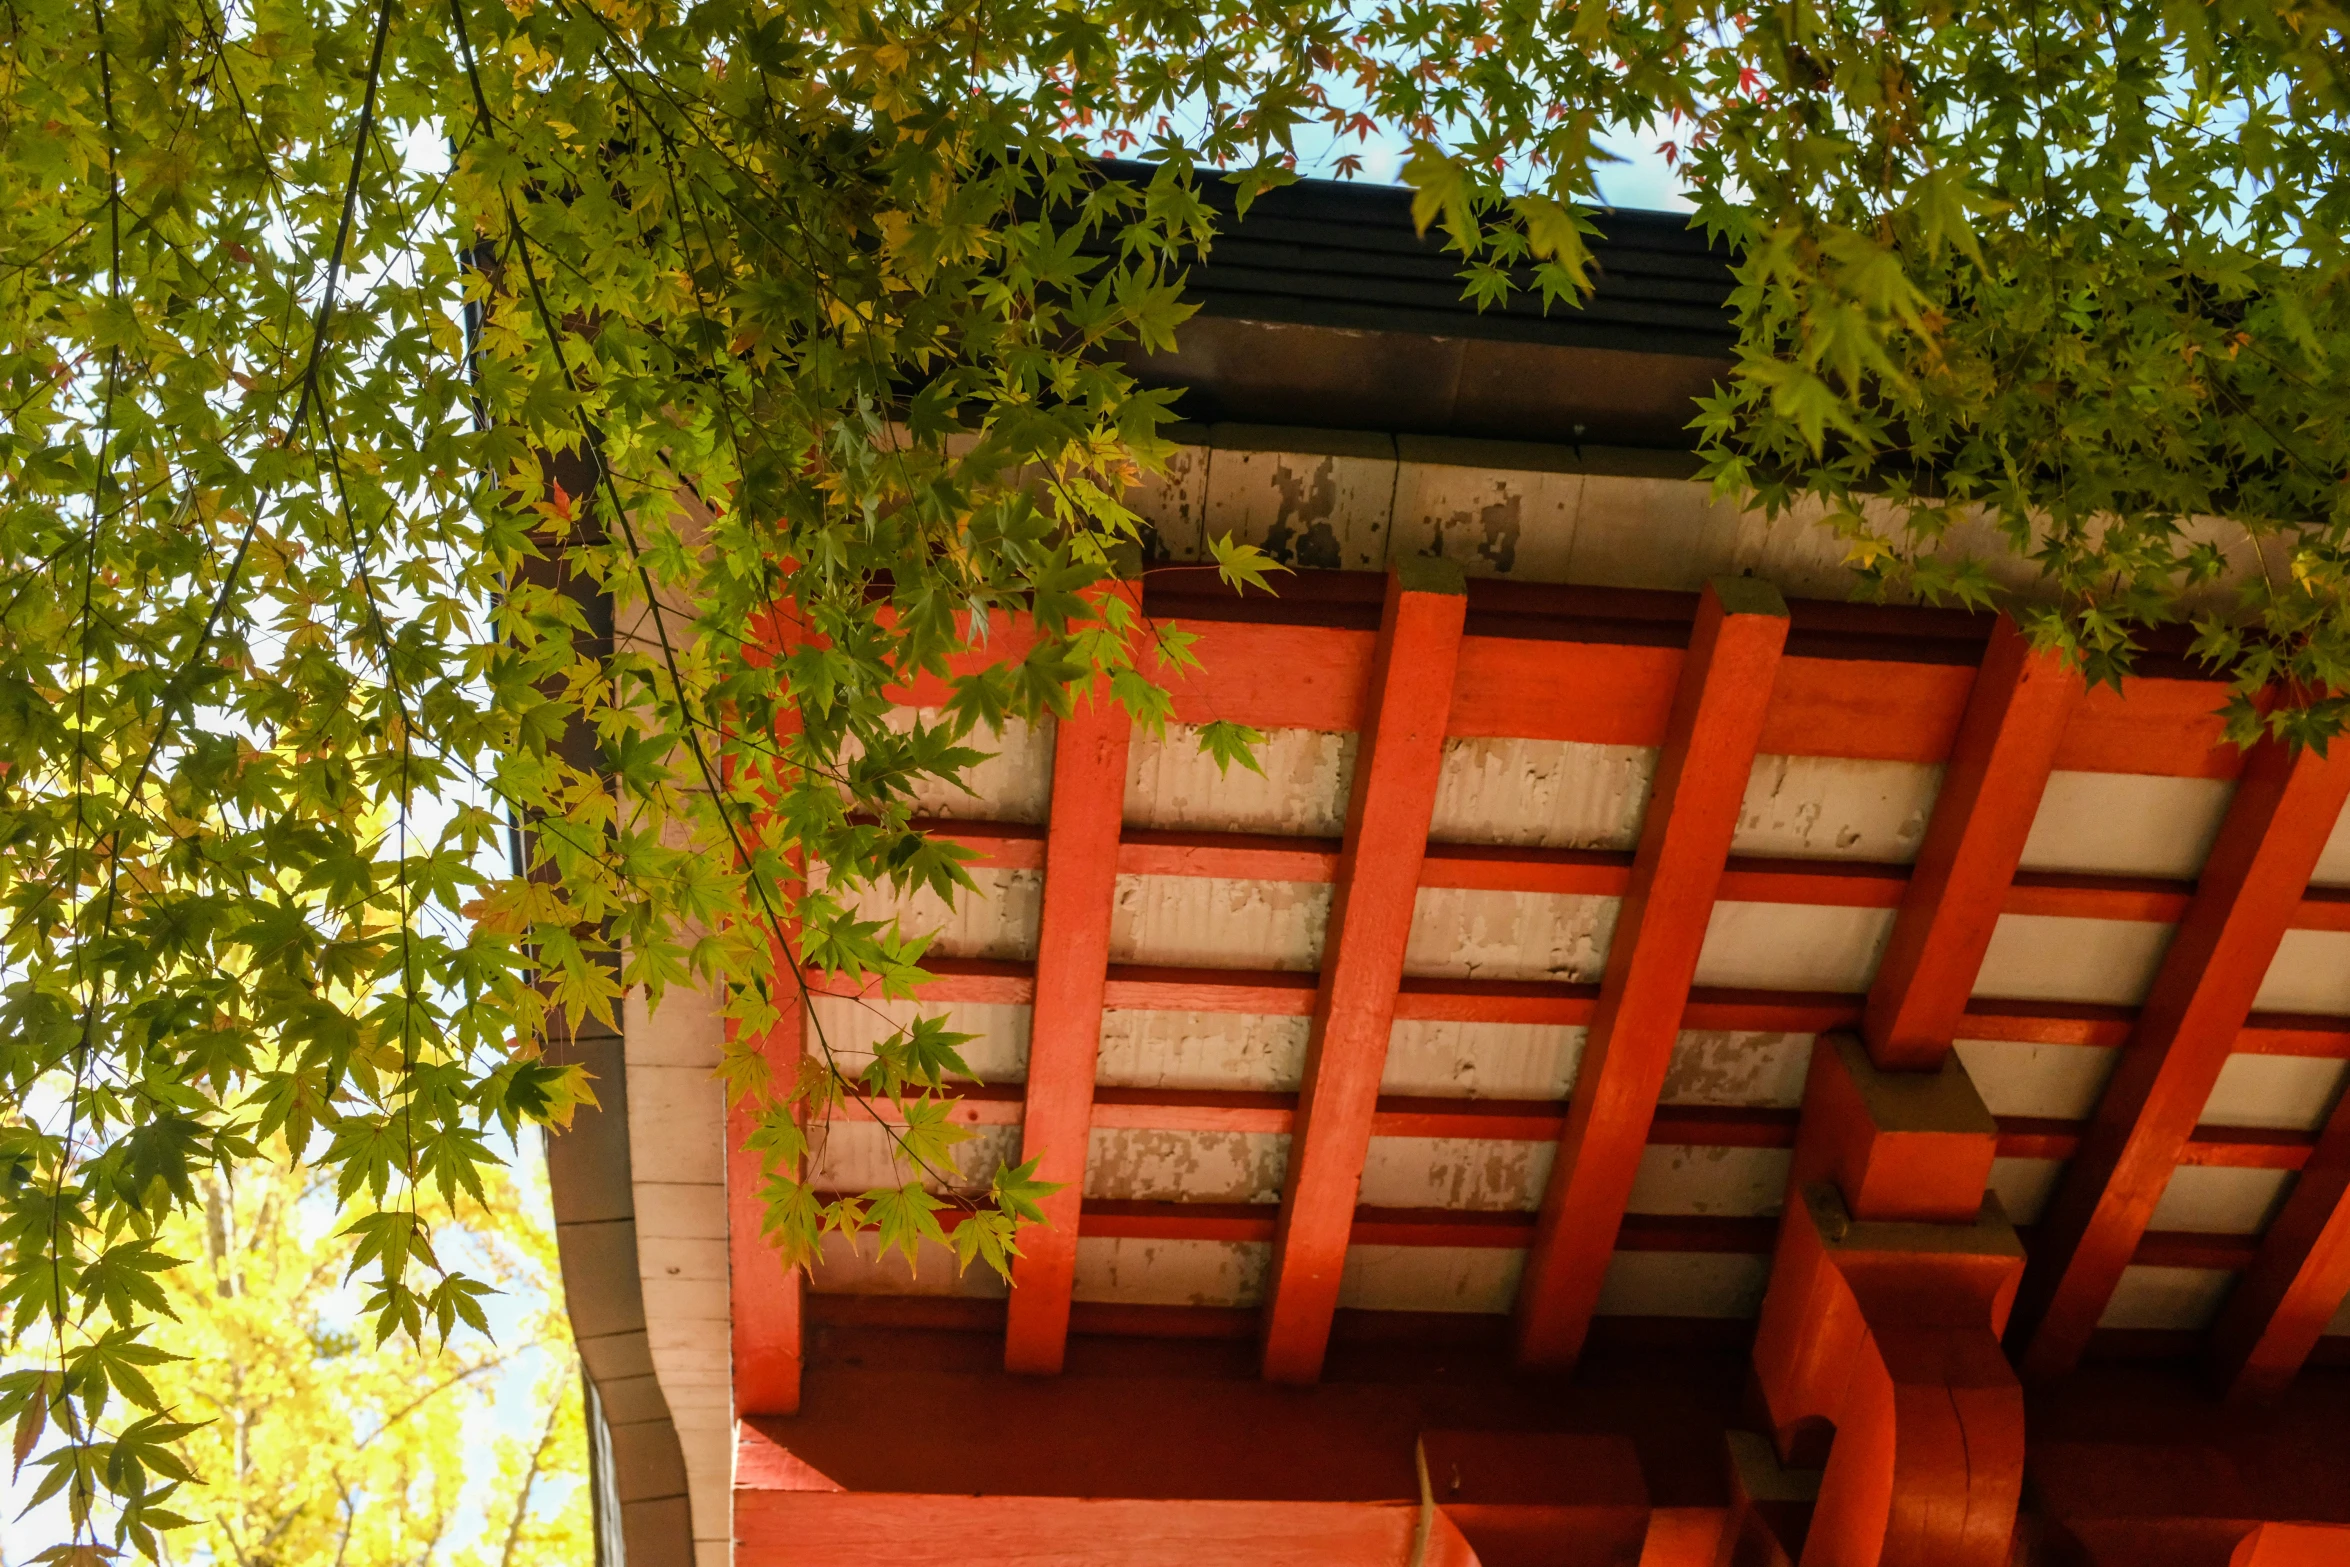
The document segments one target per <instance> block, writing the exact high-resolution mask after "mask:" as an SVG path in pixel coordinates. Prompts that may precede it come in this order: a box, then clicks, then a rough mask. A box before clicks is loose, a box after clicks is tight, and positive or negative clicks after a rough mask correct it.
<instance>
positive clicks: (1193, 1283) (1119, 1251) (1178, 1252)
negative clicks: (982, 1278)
mask: <svg viewBox="0 0 2350 1567" xmlns="http://www.w3.org/2000/svg"><path fill="white" fill-rule="evenodd" d="M1272 1260H1273V1248H1272V1247H1271V1246H1270V1245H1268V1244H1266V1243H1265V1242H1263V1241H1189V1240H1185V1241H1173V1240H1142V1239H1138V1238H1136V1237H1134V1236H1127V1235H1118V1236H1101V1235H1096V1236H1090V1237H1088V1236H1083V1235H1081V1236H1079V1237H1078V1238H1077V1277H1076V1279H1075V1281H1074V1284H1073V1286H1072V1288H1071V1290H1070V1295H1071V1297H1072V1298H1073V1299H1076V1300H1089V1301H1090V1300H1102V1301H1121V1302H1124V1303H1126V1304H1128V1305H1135V1306H1254V1305H1258V1304H1261V1303H1262V1302H1263V1300H1264V1298H1265V1273H1266V1270H1267V1269H1268V1268H1269V1267H1270V1266H1271V1265H1272ZM972 1271H973V1272H974V1273H977V1272H980V1271H983V1270H981V1269H977V1268H974V1269H973V1270H972Z"/></svg>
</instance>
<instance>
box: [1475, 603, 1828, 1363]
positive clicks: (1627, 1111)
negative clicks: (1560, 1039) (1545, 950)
mask: <svg viewBox="0 0 2350 1567" xmlns="http://www.w3.org/2000/svg"><path fill="white" fill-rule="evenodd" d="M1786 641H1787V607H1786V605H1785V604H1784V603H1783V602H1781V600H1780V598H1779V594H1778V591H1777V590H1776V589H1774V588H1772V587H1771V586H1770V585H1769V584H1767V583H1763V582H1758V581H1756V580H1754V579H1752V578H1728V579H1724V580H1722V581H1720V582H1718V583H1716V584H1714V585H1712V586H1709V587H1708V588H1707V590H1706V593H1705V597H1704V599H1703V601H1702V603H1701V604H1700V606H1699V608H1698V613H1697V623H1696V627H1695V630H1694V631H1693V632H1692V634H1691V637H1690V642H1689V655H1688V660H1687V662H1686V663H1685V664H1684V665H1683V666H1682V669H1681V683H1680V689H1679V691H1678V692H1677V693H1676V695H1675V697H1674V700H1673V710H1672V716H1671V719H1670V721H1669V723H1668V724H1667V726H1666V730H1665V734H1664V737H1663V739H1664V750H1663V754H1662V755H1661V756H1660V757H1659V758H1658V761H1657V770H1656V782H1655V785H1654V787H1653V789H1652V791H1651V793H1650V796H1649V806H1648V813H1647V816H1646V819H1645V821H1644V822H1643V824H1642V827H1641V833H1640V847H1639V849H1638V851H1637V852H1636V853H1635V855H1634V857H1633V862H1632V877H1631V882H1630V885H1629V886H1628V887H1627V888H1626V889H1625V893H1624V901H1623V905H1622V908H1621V910H1620V912H1619V913H1618V914H1617V916H1616V929H1615V936H1614V939H1613V940H1612V942H1611V943H1610V945H1609V948H1608V959H1607V971H1606V974H1605V976H1604V977H1603V978H1602V980H1601V982H1600V987H1599V998H1598V1002H1597V1005H1596V1007H1595V1009H1594V1011H1593V1014H1592V1019H1591V1026H1590V1034H1589V1037H1588V1039H1587V1040H1586V1042H1585V1044H1584V1047H1583V1062H1582V1066H1581V1068H1580V1069H1579V1070H1578V1072H1577V1074H1576V1079H1575V1092H1574V1098H1573V1100H1572V1102H1571V1105H1570V1107H1569V1110H1568V1112H1567V1125H1566V1129H1565V1131H1564V1132H1563V1133H1561V1135H1560V1138H1559V1152H1558V1159H1557V1162H1556V1164H1555V1165H1554V1166H1553V1167H1552V1170H1551V1178H1550V1188H1549V1190H1548V1191H1547V1192H1546V1193H1545V1194H1544V1196H1543V1201H1542V1216H1541V1220H1540V1223H1539V1225H1538V1226H1537V1229H1536V1233H1535V1239H1534V1246H1533V1250H1532V1252H1531V1254H1530V1255H1529V1256H1528V1257H1527V1259H1526V1272H1525V1277H1524V1280H1523V1282H1522V1283H1521V1284H1520V1285H1519V1289H1518V1300H1517V1310H1516V1319H1517V1342H1518V1355H1519V1358H1520V1360H1521V1361H1523V1362H1525V1363H1528V1364H1531V1365H1542V1366H1566V1365H1571V1364H1572V1363H1573V1362H1574V1360H1575V1357H1576V1356H1577V1355H1578V1354H1579V1353H1581V1351H1582V1347H1583V1336H1584V1333H1585V1331H1586V1330H1587V1328H1588V1327H1589V1325H1590V1321H1591V1314H1592V1311H1593V1308H1594V1307H1595V1306H1596V1305H1597V1304H1598V1301H1599V1290H1600V1283H1601V1280H1602V1277H1603V1275H1604V1274H1605V1272H1606V1268H1607V1260H1608V1257H1609V1255H1610V1254H1611V1253H1613V1252H1614V1250H1615V1249H1616V1231H1617V1228H1618V1226H1619V1224H1620V1223H1621V1221H1622V1219H1623V1214H1624V1204H1625V1200H1626V1198H1628V1197H1629V1196H1630V1194H1631V1191H1632V1181H1633V1177H1634V1176H1635V1175H1636V1174H1637V1173H1638V1171H1639V1168H1640V1154H1641V1150H1642V1149H1643V1148H1644V1147H1645V1146H1646V1145H1647V1142H1648V1128H1649V1122H1650V1120H1651V1118H1652V1117H1653V1116H1654V1115H1655V1113H1656V1102H1657V1095H1658V1093H1659V1092H1660V1091H1661V1089H1662V1087H1663V1084H1664V1075H1665V1068H1666V1065H1667V1063H1668V1061H1669V1060H1670V1058H1671V1055H1672V1049H1673V1041H1674V1040H1675V1039H1676V1038H1677V1037H1678V1036H1679V1033H1680V1029H1681V1019H1682V1012H1683V1010H1684V1008H1685V1007H1686V1006H1687V1005H1688V1001H1689V985H1690V980H1691V978H1692V977H1693V976H1694V975H1695V974H1696V972H1697V956H1698V951H1699V949H1700V948H1701V947H1702V946H1703V945H1704V943H1705V931H1706V922H1707V919H1708V917H1709V916H1710V915H1711V913H1712V910H1713V905H1714V898H1715V894H1716V892H1717V891H1718V890H1719V886H1720V882H1721V877H1722V868H1723V866H1724V864H1725V863H1726V862H1727V861H1728V859H1729V855H1730V838H1731V835H1732V833H1733V832H1735V830H1736V828H1737V825H1738V810H1739V806H1740V805H1741V803H1742V802H1743V801H1744V800H1745V798H1746V783H1747V778H1748V776H1749V774H1751V773H1752V772H1753V770H1754V758H1755V753H1756V751H1757V750H1758V749H1759V747H1760V743H1761V739H1762V734H1763V727H1764V717H1765V713H1766V711H1767V709H1768V708H1769V705H1770V701H1771V691H1772V687H1773V684H1774V682H1775V678H1776V676H1777V674H1778V671H1779V662H1780V654H1781V651H1782V650H1783V649H1784V647H1785V645H1786Z"/></svg>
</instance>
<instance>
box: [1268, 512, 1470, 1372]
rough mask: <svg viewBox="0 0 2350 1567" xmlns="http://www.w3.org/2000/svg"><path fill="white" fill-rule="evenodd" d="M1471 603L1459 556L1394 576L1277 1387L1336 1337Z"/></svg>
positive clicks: (1281, 1237) (1286, 1283) (1343, 899)
mask: <svg viewBox="0 0 2350 1567" xmlns="http://www.w3.org/2000/svg"><path fill="white" fill-rule="evenodd" d="M1467 611H1468V598H1467V593H1466V587H1465V583H1464V581H1463V578H1462V574H1461V569H1460V567H1459V565H1458V564H1456V563H1454V562H1451V561H1445V560H1438V559H1432V558H1429V557H1415V558H1414V559H1412V560H1410V561H1407V562H1405V563H1404V564H1403V565H1401V566H1399V567H1397V568H1396V569H1395V570H1394V571H1392V572H1390V573H1389V575H1388V579H1387V603H1386V607H1385V609H1384V610H1383V611H1382V614H1381V620H1380V627H1379V643H1378V649H1377V652H1376V654H1375V655H1374V658H1373V663H1372V669H1371V686H1370V695H1369V711H1368V712H1366V713H1365V714H1364V715H1363V719H1362V725H1361V740H1360V742H1359V744H1358V745H1357V747H1356V751H1355V774H1354V785H1353V791H1352V794H1351V796H1350V798H1349V800H1348V804H1347V814H1346V838H1345V841H1344V843H1343V844H1342V845H1341V847H1340V849H1339V856H1338V874H1337V882H1336V885H1335V887H1334V889H1333V893H1332V898H1331V904H1330V922H1329V926H1328V932H1329V933H1328V935H1327V936H1326V937H1325V938H1324V940H1325V945H1324V950H1323V958H1322V972H1321V981H1320V984H1319V987H1318V988H1317V989H1316V991H1315V994H1314V1012H1313V1023H1312V1027H1311V1031H1310V1033H1309V1034H1308V1036H1307V1044H1306V1065H1305V1082H1304V1089H1303V1091H1302V1092H1301V1093H1300V1094H1299V1095H1298V1106H1297V1120H1296V1123H1295V1127H1296V1129H1295V1131H1294V1132H1293V1134H1292V1135H1291V1137H1290V1144H1289V1170H1288V1175H1287V1177H1286V1179H1285V1182H1284V1190H1283V1192H1282V1199H1281V1218H1280V1222H1279V1224H1278V1225H1277V1226H1276V1228H1275V1231H1274V1237H1273V1269H1272V1280H1271V1286H1270V1289H1269V1292H1268V1295H1267V1301H1266V1307H1265V1330H1264V1373H1265V1375H1266V1377H1267V1378H1269V1379H1270V1380H1273V1381H1276V1382H1311V1381H1314V1380H1315V1379H1317V1378H1318V1377H1320V1375H1321V1374H1322V1358H1323V1355H1324V1352H1325V1351H1326V1350H1327V1349H1328V1347H1329V1342H1330V1322H1331V1316H1332V1313H1333V1312H1335V1311H1336V1310H1337V1308H1338V1287H1339V1280H1340V1278H1341V1276H1342V1275H1343V1274H1344V1273H1345V1270H1346V1248H1347V1240H1348V1234H1349V1231H1350V1230H1351V1228H1352V1226H1353V1223H1354V1211H1355V1195H1356V1192H1357V1189H1358V1188H1359V1187H1360V1186H1361V1184H1362V1177H1363V1159H1364V1157H1365V1155H1366V1154H1367V1153H1368V1152H1369V1151H1370V1146H1371V1119H1372V1116H1373V1115H1374V1114H1375V1113H1376V1109H1377V1105H1378V1099H1379V1077H1380V1073H1381V1072H1382V1071H1383V1070H1384V1069H1385V1067H1386V1064H1387V1035H1388V1030H1389V1028H1390V1027H1391V1026H1392V1025H1393V1022H1394V1019H1395V999H1396V992H1397V989H1398V987H1399V985H1400V983H1401V981H1402V977H1403V958H1404V947H1405V945H1406V943H1407V941H1408V940H1409V938H1410V936H1411V929H1412V903H1413V899H1414V897H1415V896H1416V894H1417V893H1418V890H1419V885H1420V863H1421V861H1422V859H1423V858H1424V857H1425V855H1426V852H1427V845H1428V821H1429V817H1430V815H1431V814H1432V813H1433V811H1434V810H1435V806H1436V786H1437V781H1438V777H1439V774H1440V772H1441V769H1442V766H1443V761H1444V732H1445V723H1446V720H1447V719H1448V718H1449V716H1450V715H1451V712H1452V701H1453V679H1454V675H1455V672H1456V669H1457V666H1458V663H1459V659H1460V647H1461V629H1462V626H1463V624H1464V622H1465V620H1466V618H1467Z"/></svg>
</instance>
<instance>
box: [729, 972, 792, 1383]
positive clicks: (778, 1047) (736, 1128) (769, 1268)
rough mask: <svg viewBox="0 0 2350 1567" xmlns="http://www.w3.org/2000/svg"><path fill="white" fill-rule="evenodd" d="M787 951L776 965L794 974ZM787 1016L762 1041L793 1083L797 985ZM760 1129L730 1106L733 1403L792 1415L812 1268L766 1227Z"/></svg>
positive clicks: (781, 1075) (784, 1005)
mask: <svg viewBox="0 0 2350 1567" xmlns="http://www.w3.org/2000/svg"><path fill="white" fill-rule="evenodd" d="M788 964H789V959H788V957H787V958H784V959H783V961H781V962H778V963H777V965H776V973H777V975H778V976H780V977H782V978H784V979H786V980H788V979H789V978H790V972H791V971H790V968H789V967H788ZM778 1003H779V1007H780V1010H781V1012H782V1014H783V1015H782V1017H781V1018H780V1019H779V1020H778V1021H777V1023H776V1025H775V1027H774V1028H773V1029H772V1030H771V1031H770V1032H769V1033H768V1034H767V1036H766V1037H765V1038H764V1039H763V1040H761V1041H760V1047H759V1048H760V1051H761V1053H762V1054H763V1055H765V1056H766V1057H767V1065H768V1070H769V1071H770V1072H772V1073H773V1074H774V1075H775V1077H776V1079H777V1080H778V1081H779V1082H781V1083H786V1084H788V1083H789V1082H790V1081H791V1080H792V1077H793V1074H795V1073H796V1072H797V1071H798V1070H799V1066H800V1057H801V1055H802V1053H803V1052H804V1051H805V1049H806V1042H805V1038H804V1030H805V1028H806V1026H807V1022H806V1019H807V1009H806V1007H805V1005H804V1004H803V1003H802V1001H801V999H800V994H799V990H798V988H797V987H796V986H795V987H792V988H790V989H788V990H785V991H783V992H782V993H781V994H780V995H779V997H778ZM757 1129H758V1121H757V1118H756V1117H755V1116H754V1115H753V1114H752V1113H751V1112H750V1110H749V1109H748V1108H747V1107H746V1106H744V1105H741V1104H730V1105H728V1106H727V1108H726V1252H727V1298H728V1301H729V1312H728V1315H729V1320H730V1322H731V1332H732V1340H733V1347H734V1407H735V1410H736V1412H737V1413H739V1414H746V1415H788V1414H790V1413H792V1412H793V1411H794V1410H796V1409H798V1408H799V1407H800V1368H801V1360H802V1355H801V1344H802V1339H803V1337H804V1335H805V1322H804V1320H803V1319H804V1316H805V1312H806V1304H807V1287H808V1276H807V1274H806V1272H805V1271H803V1270H802V1269H799V1268H786V1267H784V1266H783V1261H782V1259H781V1258H780V1257H779V1256H778V1255H777V1254H776V1251H775V1247H774V1245H773V1244H772V1243H771V1242H769V1240H768V1239H767V1236H766V1232H765V1220H766V1205H765V1203H764V1202H762V1201H761V1199H760V1195H759V1193H760V1188H761V1187H762V1186H763V1185H764V1184H765V1180H764V1177H763V1176H762V1174H761V1172H760V1169H759V1156H758V1154H756V1153H755V1152H753V1151H751V1150H750V1149H749V1148H746V1147H745V1146H744V1144H745V1143H747V1142H748V1141H749V1139H750V1136H751V1134H752V1133H753V1132H754V1131H756V1130H757Z"/></svg>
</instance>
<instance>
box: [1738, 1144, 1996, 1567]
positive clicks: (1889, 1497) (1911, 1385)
mask: <svg viewBox="0 0 2350 1567" xmlns="http://www.w3.org/2000/svg"><path fill="white" fill-rule="evenodd" d="M1806 1120H1807V1122H1808V1120H1809V1111H1808V1110H1807V1111H1806ZM1795 1198H1796V1200H1794V1201H1792V1202H1790V1203H1789V1205H1788V1209H1787V1214H1786V1217H1785V1218H1784V1220H1782V1222H1781V1226H1780V1231H1779V1250H1778V1255H1777V1259H1776V1261H1775V1262H1774V1264H1773V1268H1772V1274H1771V1287H1770V1293H1769V1294H1768V1295H1767V1296H1766V1297H1765V1299H1764V1302H1763V1313H1762V1323H1761V1326H1760V1330H1759V1331H1758V1333H1757V1335H1756V1338H1755V1347H1754V1364H1755V1373H1756V1378H1757V1381H1758V1382H1759V1384H1760V1387H1761V1390H1762V1394H1763V1399H1764V1403H1765V1405H1766V1407H1767V1409H1768V1411H1769V1414H1770V1419H1771V1422H1772V1425H1773V1427H1774V1435H1775V1437H1776V1440H1777V1442H1778V1445H1779V1450H1780V1452H1781V1453H1782V1454H1790V1453H1792V1452H1793V1451H1794V1450H1795V1449H1796V1447H1797V1446H1798V1444H1799V1443H1800V1442H1801V1440H1802V1439H1803V1437H1804V1436H1805V1435H1806V1434H1807V1433H1809V1432H1816V1431H1817V1430H1818V1429H1819V1427H1820V1425H1821V1424H1822V1423H1823V1422H1825V1423H1826V1424H1828V1425H1831V1426H1833V1427H1834V1431H1835V1439H1834V1443H1833V1445H1832V1446H1831V1447H1830V1449H1829V1452H1828V1456H1827V1467H1826V1470H1825V1473H1824V1474H1823V1476H1822V1478H1821V1483H1820V1495H1819V1502H1818V1505H1817V1507H1816V1508H1815V1510H1814V1511H1813V1514H1812V1520H1811V1528H1810V1531H1809V1533H1808V1534H1807V1535H1806V1537H1805V1539H1804V1545H1803V1554H1802V1558H1801V1560H1802V1563H1803V1567H1878V1564H1880V1563H1882V1564H1885V1567H2004V1564H2005V1563H2006V1561H2007V1559H2008V1548H2009V1542H2010V1540H2011V1538H2012V1536H2013V1534H2014V1531H2015V1514H2016V1504H2017V1501H2018V1500H2019V1498H2020V1496H2021V1493H2022V1489H2023V1469H2024V1402H2023V1390H2022V1388H2021V1386H2020V1385H2019V1384H2018V1383H2017V1381H2016V1378H2015V1373H2014V1372H2013V1370H2012V1369H2010V1367H2009V1366H2008V1363H2007V1357H2006V1355H2005V1354H2004V1353H2003V1352H2002V1351H2001V1349H2000V1346H1999V1333H2000V1330H2001V1328H2002V1327H2003V1326H2004V1325H2005V1323H2006V1317H2007V1313H2008V1310H2009V1309H2010V1307H2011V1306H2012V1305H2013V1303H2014V1300H2015V1290H2016V1285H2017V1283H2018V1282H2019V1281H2020V1280H2021V1278H2022V1276H2023V1266H2024V1253H2023V1247H2022V1246H2021V1244H2020V1243H2018V1241H2017V1240H2016V1235H2015V1230H2014V1228H2013V1226H2011V1225H2010V1224H2009V1223H2008V1222H2007V1218H2006V1215H2005V1214H2004V1213H2003V1212H2002V1211H2001V1210H2000V1207H1999V1201H1998V1199H1997V1198H1996V1197H1990V1196H1983V1197H1980V1198H1979V1199H1978V1205H1977V1209H1976V1212H1975V1215H1974V1221H1973V1222H1972V1223H1969V1224H1929V1223H1917V1222H1906V1221H1884V1220H1874V1221H1872V1220H1856V1219H1854V1218H1853V1217H1852V1215H1851V1213H1850V1211H1849V1210H1848V1209H1847V1208H1846V1206H1845V1203H1844V1200H1843V1198H1842V1196H1841V1194H1840V1193H1839V1192H1838V1190H1837V1188H1836V1186H1835V1185H1834V1184H1833V1183H1831V1182H1828V1181H1820V1180H1815V1181H1812V1182H1809V1183H1807V1184H1804V1185H1802V1186H1800V1187H1799V1188H1798V1189H1797V1192H1796V1194H1795Z"/></svg>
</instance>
